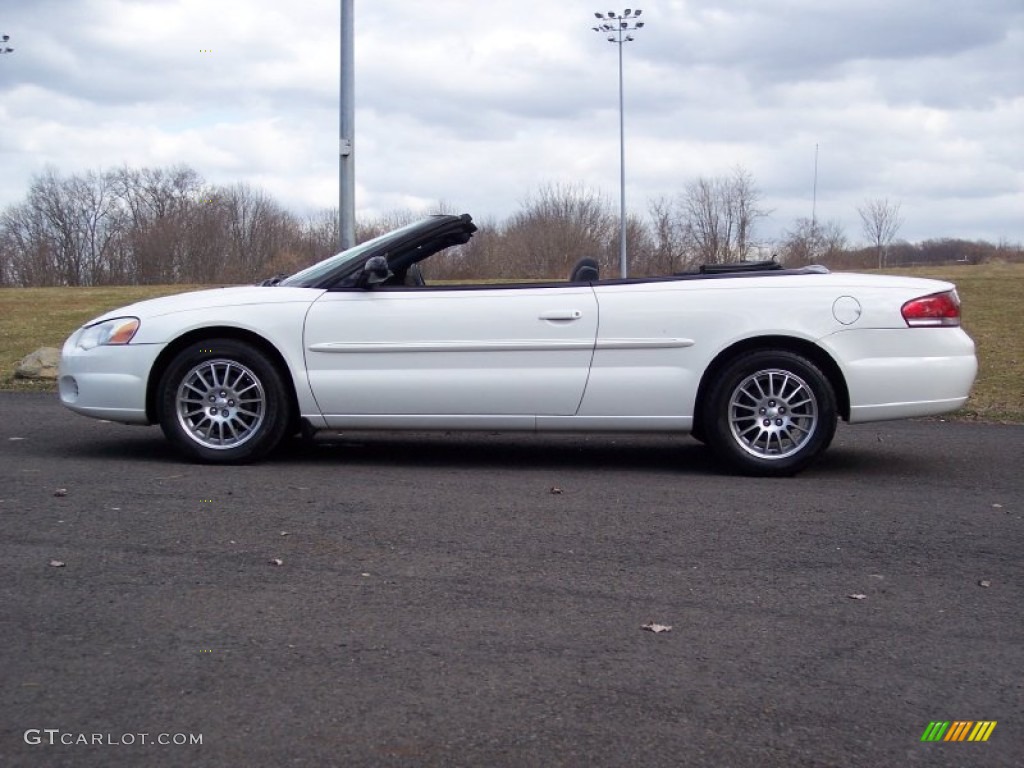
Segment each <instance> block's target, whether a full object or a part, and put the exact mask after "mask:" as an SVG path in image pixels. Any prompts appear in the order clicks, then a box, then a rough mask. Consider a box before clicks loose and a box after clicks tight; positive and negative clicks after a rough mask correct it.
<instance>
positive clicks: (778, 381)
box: [703, 350, 838, 477]
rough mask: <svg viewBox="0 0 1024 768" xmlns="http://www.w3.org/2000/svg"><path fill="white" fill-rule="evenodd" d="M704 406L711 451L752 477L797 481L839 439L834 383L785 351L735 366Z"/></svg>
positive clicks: (748, 358)
mask: <svg viewBox="0 0 1024 768" xmlns="http://www.w3.org/2000/svg"><path fill="white" fill-rule="evenodd" d="M703 405H704V411H703V425H704V431H705V437H706V438H707V443H708V445H710V446H711V448H712V450H713V451H714V452H715V453H716V454H717V455H718V456H719V457H720V458H721V459H723V460H725V461H726V462H728V463H729V464H730V465H731V466H732V467H733V468H735V469H737V470H738V471H740V472H742V473H744V474H748V475H761V476H766V477H781V476H786V475H794V474H796V473H797V472H799V471H800V470H802V469H804V468H805V467H807V466H808V465H809V464H811V462H813V461H814V460H815V459H817V458H818V456H820V455H821V454H822V452H824V450H825V449H826V448H828V446H829V444H830V443H831V442H832V437H833V436H834V435H835V430H836V419H837V413H838V409H837V407H836V397H835V392H834V391H833V389H832V385H831V383H830V382H829V380H828V378H827V377H826V376H825V374H823V373H822V372H821V370H820V369H819V368H818V367H817V366H816V365H815V364H814V363H813V362H811V361H810V360H808V359H807V358H805V357H803V356H801V355H798V354H795V353H793V352H788V351H785V350H763V351H760V352H754V353H752V354H749V355H747V356H745V357H740V358H737V359H736V360H734V361H733V362H732V363H730V364H729V365H728V366H726V368H725V370H724V371H723V372H722V374H721V375H720V376H719V377H718V381H717V382H716V383H715V384H714V386H713V387H712V389H711V391H710V393H709V396H708V397H707V398H706V401H705V403H704V404H703Z"/></svg>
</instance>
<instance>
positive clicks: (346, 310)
mask: <svg viewBox="0 0 1024 768" xmlns="http://www.w3.org/2000/svg"><path fill="white" fill-rule="evenodd" d="M596 336H597V300H596V298H595V297H594V291H593V289H592V288H590V286H587V285H583V286H579V285H558V286H515V287H495V288H476V287H471V288H456V287H453V288H419V289H401V288H399V289H378V290H366V291H338V292H328V293H326V294H324V295H323V296H322V297H321V298H320V299H318V300H317V301H316V302H315V303H314V304H313V306H312V307H311V308H310V311H309V314H308V315H307V318H306V326H305V333H304V347H305V355H306V366H307V369H308V373H309V382H310V386H311V387H312V390H313V394H314V396H315V397H316V400H317V403H318V404H319V406H320V409H321V412H322V413H323V414H324V417H325V418H326V419H327V422H328V424H329V425H331V426H350V425H366V426H387V425H388V424H393V425H394V426H406V427H408V426H416V425H422V426H424V427H428V426H434V427H437V426H442V427H452V428H455V427H460V426H464V427H466V428H472V427H489V426H493V427H500V426H503V425H505V426H510V427H512V426H515V427H523V426H527V427H528V426H529V423H528V421H529V419H530V418H531V417H533V416H535V415H541V414H545V415H572V414H574V413H576V410H577V409H578V407H579V404H580V400H581V399H582V397H583V390H584V388H585V386H586V382H587V374H588V371H589V368H590V362H591V358H592V356H593V351H594V342H595V339H596ZM399 417H404V418H399ZM413 417H415V418H413ZM524 419H526V422H524V421H523V420H524Z"/></svg>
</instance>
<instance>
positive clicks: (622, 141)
mask: <svg viewBox="0 0 1024 768" xmlns="http://www.w3.org/2000/svg"><path fill="white" fill-rule="evenodd" d="M642 13H643V11H641V10H639V9H637V10H633V9H632V8H627V9H626V10H625V11H623V12H622V13H619V14H617V13H615V11H608V13H607V15H606V14H603V13H598V12H596V11H595V13H594V16H596V17H597V18H598V19H601V20H602V21H603V22H604V23H603V24H600V25H598V26H596V27H592V29H593V30H594V31H595V32H598V33H600V34H604V35H607V37H608V42H609V43H615V44H617V45H618V46H619V268H620V269H621V271H622V277H623V278H626V277H628V276H629V267H628V265H627V259H626V118H625V111H624V109H623V98H622V44H623V43H629V42H632V41H633V36H632V35H631V34H629V33H630V32H636V31H637V30H638V29H642V28H643V26H644V23H643V22H642V21H637V19H638V18H639V17H640V14H642Z"/></svg>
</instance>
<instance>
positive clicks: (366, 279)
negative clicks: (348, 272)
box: [359, 256, 394, 287]
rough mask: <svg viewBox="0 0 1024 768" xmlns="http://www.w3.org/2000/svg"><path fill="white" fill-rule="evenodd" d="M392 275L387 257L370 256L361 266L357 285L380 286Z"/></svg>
mask: <svg viewBox="0 0 1024 768" xmlns="http://www.w3.org/2000/svg"><path fill="white" fill-rule="evenodd" d="M393 274H394V273H393V272H392V271H391V269H390V268H389V267H388V258H387V256H371V257H370V258H369V259H367V260H366V263H365V264H364V265H363V274H362V279H361V280H360V281H359V283H360V285H362V286H364V287H369V286H374V285H380V284H381V283H383V282H384V281H385V280H387V279H388V278H389V277H391V276H392V275H393Z"/></svg>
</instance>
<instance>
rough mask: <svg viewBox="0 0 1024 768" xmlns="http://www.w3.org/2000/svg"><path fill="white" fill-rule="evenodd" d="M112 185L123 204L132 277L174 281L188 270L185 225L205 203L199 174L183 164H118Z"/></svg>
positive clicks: (145, 281)
mask: <svg viewBox="0 0 1024 768" xmlns="http://www.w3.org/2000/svg"><path fill="white" fill-rule="evenodd" d="M113 178H114V183H115V189H116V191H117V195H118V197H119V198H120V199H121V201H122V204H123V206H124V208H125V210H126V213H127V218H128V228H127V232H126V237H127V240H128V245H129V251H130V259H131V263H130V264H129V265H127V266H126V268H125V269H126V271H127V272H128V273H129V274H130V279H131V281H132V282H138V283H173V282H176V281H178V280H180V279H181V277H182V275H183V274H184V273H185V272H186V271H188V269H189V267H188V265H187V264H186V262H187V260H188V258H189V254H188V247H187V245H188V231H189V229H190V228H191V227H192V225H193V223H194V218H195V214H196V209H197V208H198V207H199V206H200V205H203V204H204V202H205V200H204V189H203V179H202V177H201V176H200V175H199V174H198V173H197V172H196V171H194V170H193V169H192V168H189V167H188V166H186V165H176V166H173V167H171V168H167V169H163V168H141V169H129V168H127V167H125V168H121V169H119V170H118V171H117V172H115V173H114V174H113Z"/></svg>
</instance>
